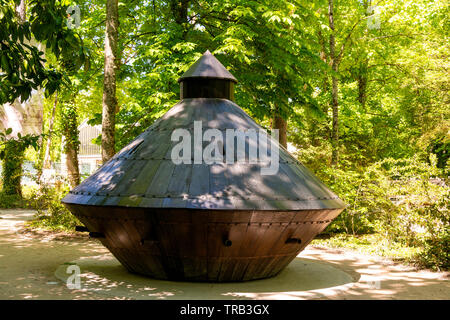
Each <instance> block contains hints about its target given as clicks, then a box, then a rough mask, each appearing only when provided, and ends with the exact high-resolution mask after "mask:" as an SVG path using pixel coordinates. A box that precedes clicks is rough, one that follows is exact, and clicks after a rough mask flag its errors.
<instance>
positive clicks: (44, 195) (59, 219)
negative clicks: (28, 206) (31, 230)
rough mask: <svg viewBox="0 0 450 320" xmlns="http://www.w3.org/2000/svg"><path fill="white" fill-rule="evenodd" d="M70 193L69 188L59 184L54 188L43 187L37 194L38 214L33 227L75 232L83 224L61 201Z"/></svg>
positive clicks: (35, 205)
mask: <svg viewBox="0 0 450 320" xmlns="http://www.w3.org/2000/svg"><path fill="white" fill-rule="evenodd" d="M68 191H69V186H68V185H66V184H63V183H57V184H55V186H54V187H51V186H49V185H45V184H44V185H42V186H41V188H40V189H39V190H38V191H37V192H36V193H35V197H34V200H33V207H34V208H36V210H37V213H36V216H35V219H34V220H33V221H31V223H30V226H31V227H37V228H46V229H51V230H63V231H74V230H75V226H77V225H82V224H81V222H80V221H79V220H78V219H77V218H76V217H75V216H74V215H73V214H72V213H71V212H70V211H69V210H67V209H66V207H65V206H64V205H63V204H62V203H61V199H62V198H63V197H64V195H65V194H67V192H68Z"/></svg>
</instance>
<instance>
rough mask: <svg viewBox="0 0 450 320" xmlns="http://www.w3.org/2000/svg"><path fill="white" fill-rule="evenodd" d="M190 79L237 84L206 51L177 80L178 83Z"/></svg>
mask: <svg viewBox="0 0 450 320" xmlns="http://www.w3.org/2000/svg"><path fill="white" fill-rule="evenodd" d="M192 78H211V79H224V80H230V81H233V82H235V83H236V82H237V80H236V78H235V77H234V76H233V75H232V74H231V73H230V72H229V71H228V70H227V69H226V68H225V67H224V66H223V64H221V63H220V61H219V60H217V59H216V57H214V56H213V55H212V54H211V52H209V50H206V52H205V53H204V54H203V56H202V57H201V58H200V59H198V60H197V61H196V62H195V63H194V64H193V65H192V66H191V67H190V68H189V69H188V70H187V71H186V72H185V73H184V74H183V75H182V76H181V77H180V78H179V79H178V82H181V81H183V80H186V79H192Z"/></svg>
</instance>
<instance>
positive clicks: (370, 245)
mask: <svg viewBox="0 0 450 320" xmlns="http://www.w3.org/2000/svg"><path fill="white" fill-rule="evenodd" d="M311 244H312V245H314V246H318V247H326V248H345V249H351V250H354V251H356V252H359V253H363V254H370V255H377V256H380V257H385V258H389V259H392V260H394V261H399V262H404V263H409V264H414V265H416V266H417V265H420V259H419V258H418V256H419V255H420V254H421V253H422V251H423V249H422V248H420V247H409V246H405V245H402V244H399V243H396V242H390V241H389V240H388V239H387V238H386V237H383V236H382V235H381V234H377V233H375V234H365V235H347V234H341V233H340V234H334V235H330V236H322V237H319V238H316V239H314V240H313V241H312V242H311Z"/></svg>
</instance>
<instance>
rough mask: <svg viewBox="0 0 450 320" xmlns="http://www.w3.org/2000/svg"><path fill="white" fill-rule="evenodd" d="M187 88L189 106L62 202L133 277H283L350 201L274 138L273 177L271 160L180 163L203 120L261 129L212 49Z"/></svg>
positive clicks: (221, 126)
mask: <svg viewBox="0 0 450 320" xmlns="http://www.w3.org/2000/svg"><path fill="white" fill-rule="evenodd" d="M179 82H180V85H181V93H180V96H181V101H180V102H179V103H178V104H176V105H175V106H174V107H172V108H171V109H170V110H169V111H168V112H167V113H166V114H165V115H164V116H162V117H161V118H160V119H158V120H157V121H156V122H155V123H154V124H153V125H151V126H150V127H149V128H147V129H146V130H145V131H144V132H143V133H142V134H141V135H139V136H138V137H137V138H136V139H135V140H134V141H132V142H131V143H130V144H129V145H128V146H126V147H125V148H123V149H122V150H121V151H120V152H118V153H117V154H116V155H115V156H114V157H113V158H112V159H110V160H109V161H108V162H106V163H105V164H104V165H103V166H102V167H101V168H99V169H98V170H97V171H96V172H95V173H94V174H93V175H91V176H90V177H89V178H87V179H86V180H84V181H83V183H81V184H80V185H79V186H77V187H76V188H75V189H73V190H72V191H70V192H69V193H68V194H67V196H66V197H65V198H64V199H63V200H62V202H63V203H64V204H65V206H66V207H67V208H68V209H69V210H70V211H71V212H72V213H73V214H74V215H75V216H77V217H78V218H79V220H80V221H81V222H83V223H84V225H85V226H86V230H84V231H89V232H90V235H91V236H92V237H96V238H99V240H100V241H101V242H102V244H103V245H104V246H105V247H106V248H108V249H109V251H111V253H112V254H113V255H114V256H115V257H116V258H117V259H118V260H119V261H120V262H121V263H122V265H123V266H124V267H125V268H126V269H128V270H129V271H130V272H133V273H138V274H142V275H146V276H150V277H153V278H157V279H170V280H185V281H211V282H222V281H246V280H253V279H261V278H266V277H271V276H274V275H276V274H278V273H279V272H280V271H281V270H282V269H283V268H285V267H286V266H287V265H288V264H289V263H290V262H291V261H292V260H293V259H294V258H295V257H296V256H297V255H298V254H299V253H300V252H301V251H302V250H303V249H304V248H305V247H306V246H307V245H308V244H309V242H310V241H311V240H312V239H313V238H314V237H315V236H316V235H317V234H319V233H320V232H321V231H322V230H323V229H325V227H326V226H327V225H328V224H329V223H330V222H331V221H332V220H333V219H334V218H336V216H337V215H338V214H339V213H340V212H341V211H342V210H343V208H344V207H345V205H344V203H343V202H342V201H341V200H340V199H339V198H338V197H337V196H336V195H335V194H333V193H332V192H331V191H330V190H329V189H328V188H327V187H326V186H325V185H324V184H323V183H322V182H321V181H319V180H318V178H317V177H315V176H314V174H313V173H312V172H311V171H309V170H308V169H307V168H305V167H304V166H303V165H302V164H301V163H300V162H298V161H297V160H296V159H295V158H294V157H292V156H291V155H290V154H289V153H288V152H287V151H286V150H285V149H284V148H283V147H281V146H280V145H278V143H277V142H276V141H275V142H273V140H272V143H273V144H272V147H271V149H270V152H274V151H277V152H278V153H279V159H277V161H279V163H278V166H279V167H278V172H277V173H276V174H273V175H263V174H261V168H262V167H263V166H264V165H265V164H263V163H262V162H253V163H250V162H249V161H248V162H234V163H227V162H226V161H223V162H221V163H212V164H207V163H205V162H201V163H195V161H192V162H190V163H181V164H175V163H174V161H173V159H172V157H171V154H172V153H171V151H172V148H173V147H174V146H175V144H177V143H178V141H172V139H171V134H172V132H173V131H174V130H175V129H178V128H184V129H186V130H188V131H189V132H191V133H192V132H193V130H194V121H201V123H202V126H203V130H206V129H208V128H215V129H218V130H220V131H221V132H225V131H226V130H227V129H241V130H243V131H246V130H249V129H255V130H260V129H262V128H261V127H260V126H259V125H258V124H257V123H256V122H255V121H253V120H252V119H251V118H250V117H249V116H248V115H247V114H246V113H245V112H244V111H243V110H242V109H241V108H240V107H239V106H238V105H236V104H235V103H234V102H233V100H234V85H235V83H236V82H237V81H236V79H235V78H234V77H233V75H231V73H229V72H228V71H227V69H225V67H224V66H223V65H222V64H221V63H220V62H219V61H218V60H217V59H216V58H215V57H214V56H213V55H212V54H211V53H209V51H207V52H206V53H205V54H204V55H203V56H202V57H201V58H200V59H199V60H198V61H197V62H196V63H195V64H193V65H192V67H191V68H190V69H189V70H188V71H187V72H186V73H185V74H184V75H183V76H182V77H181V78H180V79H179ZM270 139H272V138H270ZM245 143H246V147H247V148H248V146H249V145H251V144H253V143H256V141H254V138H252V137H248V138H247V139H246V141H245ZM273 146H274V147H273ZM272 149H273V150H272ZM223 150H225V147H224V149H223Z"/></svg>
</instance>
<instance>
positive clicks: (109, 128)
mask: <svg viewBox="0 0 450 320" xmlns="http://www.w3.org/2000/svg"><path fill="white" fill-rule="evenodd" d="M118 29H119V12H118V0H107V2H106V33H105V67H104V80H103V112H102V160H103V162H106V161H108V160H109V159H110V158H112V157H113V156H114V154H115V153H116V152H115V125H116V119H115V118H116V111H117V98H116V73H117V69H118V58H117V55H118V52H117V45H118V36H119V32H118V31H119V30H118Z"/></svg>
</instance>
